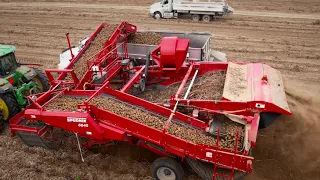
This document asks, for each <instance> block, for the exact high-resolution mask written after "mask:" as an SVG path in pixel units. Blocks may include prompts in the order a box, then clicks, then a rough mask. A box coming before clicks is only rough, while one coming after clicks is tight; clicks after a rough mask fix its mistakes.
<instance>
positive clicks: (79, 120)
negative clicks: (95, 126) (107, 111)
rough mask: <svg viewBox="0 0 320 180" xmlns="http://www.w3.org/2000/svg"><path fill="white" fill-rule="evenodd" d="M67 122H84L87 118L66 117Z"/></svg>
mask: <svg viewBox="0 0 320 180" xmlns="http://www.w3.org/2000/svg"><path fill="white" fill-rule="evenodd" d="M67 122H75V123H86V122H87V118H75V117H67Z"/></svg>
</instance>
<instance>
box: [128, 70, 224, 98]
mask: <svg viewBox="0 0 320 180" xmlns="http://www.w3.org/2000/svg"><path fill="white" fill-rule="evenodd" d="M225 78H226V76H225V71H220V72H210V73H207V74H204V75H202V76H200V77H197V78H196V80H195V82H194V84H193V86H192V88H191V91H190V93H189V95H188V99H200V100H216V99H221V98H222V93H223V87H224V81H225ZM190 82H191V80H189V81H188V82H187V84H186V85H185V86H184V88H183V90H182V96H184V94H185V93H186V92H187V89H188V87H189V84H190ZM180 84H181V83H177V84H173V85H170V86H167V87H166V88H164V89H154V88H149V89H146V91H145V92H142V93H139V94H133V95H135V96H137V97H140V98H142V99H145V100H148V101H151V102H155V103H168V102H169V100H170V96H173V95H175V94H176V92H177V90H178V88H179V86H180Z"/></svg>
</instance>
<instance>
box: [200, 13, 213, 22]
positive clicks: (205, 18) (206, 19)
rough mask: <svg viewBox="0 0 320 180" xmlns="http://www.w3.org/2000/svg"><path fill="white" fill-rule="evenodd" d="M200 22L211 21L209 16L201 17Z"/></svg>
mask: <svg viewBox="0 0 320 180" xmlns="http://www.w3.org/2000/svg"><path fill="white" fill-rule="evenodd" d="M202 21H203V22H210V21H211V16H210V15H203V16H202Z"/></svg>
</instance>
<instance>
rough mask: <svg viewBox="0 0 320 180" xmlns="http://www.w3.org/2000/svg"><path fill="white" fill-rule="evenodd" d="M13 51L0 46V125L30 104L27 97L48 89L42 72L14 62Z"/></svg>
mask: <svg viewBox="0 0 320 180" xmlns="http://www.w3.org/2000/svg"><path fill="white" fill-rule="evenodd" d="M15 50H16V48H15V47H14V46H8V45H2V44H0V125H1V124H2V123H3V122H5V121H8V120H9V119H10V118H12V117H13V116H15V115H16V114H17V113H19V112H20V111H22V110H23V109H24V108H25V107H26V106H28V105H29V104H30V102H29V100H28V98H27V96H29V95H31V94H37V93H41V92H45V91H48V90H49V88H50V84H49V81H48V78H47V76H46V75H45V74H44V73H43V72H42V71H40V70H39V69H37V68H34V67H29V66H26V65H23V64H19V63H18V62H17V61H16V57H15V54H14V52H15Z"/></svg>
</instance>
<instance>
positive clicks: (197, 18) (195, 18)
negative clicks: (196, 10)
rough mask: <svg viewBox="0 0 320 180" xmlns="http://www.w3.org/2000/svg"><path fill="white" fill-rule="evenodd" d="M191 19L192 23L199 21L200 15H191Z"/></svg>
mask: <svg viewBox="0 0 320 180" xmlns="http://www.w3.org/2000/svg"><path fill="white" fill-rule="evenodd" d="M191 18H192V20H194V21H200V15H199V14H193V15H192V16H191Z"/></svg>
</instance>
